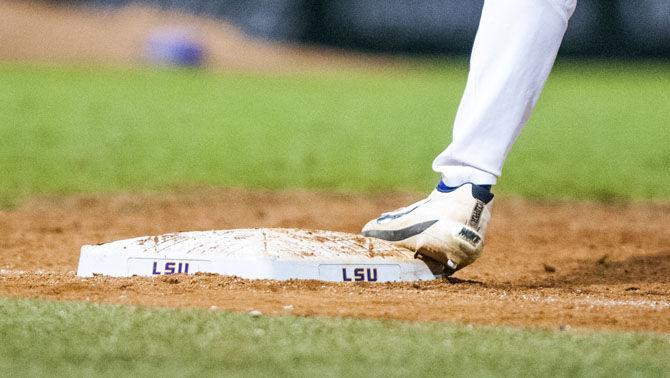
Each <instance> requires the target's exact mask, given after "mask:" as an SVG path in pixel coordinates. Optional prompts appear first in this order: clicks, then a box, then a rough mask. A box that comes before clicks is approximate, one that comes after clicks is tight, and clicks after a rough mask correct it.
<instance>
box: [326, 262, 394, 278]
mask: <svg viewBox="0 0 670 378" xmlns="http://www.w3.org/2000/svg"><path fill="white" fill-rule="evenodd" d="M319 279H320V280H323V281H331V282H388V281H399V280H400V266H399V265H397V264H320V265H319Z"/></svg>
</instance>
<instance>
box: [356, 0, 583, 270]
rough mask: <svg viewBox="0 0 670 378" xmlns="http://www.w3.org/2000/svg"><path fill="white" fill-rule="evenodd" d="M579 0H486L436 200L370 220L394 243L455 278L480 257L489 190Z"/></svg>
mask: <svg viewBox="0 0 670 378" xmlns="http://www.w3.org/2000/svg"><path fill="white" fill-rule="evenodd" d="M575 3H576V0H486V1H485V3H484V9H483V11H482V17H481V20H480V24H479V30H478V31H477V37H476V38H475V44H474V47H473V51H472V57H471V62H470V73H469V76H468V82H467V85H466V89H465V93H464V94H463V98H462V100H461V105H460V106H459V109H458V113H457V116H456V121H455V123H454V131H453V140H452V143H451V144H450V145H449V147H448V148H447V149H446V150H445V151H444V152H442V153H441V154H440V155H439V156H438V157H437V158H436V159H435V161H434V162H433V169H434V170H436V171H437V172H440V173H441V174H442V180H441V181H440V183H439V185H438V186H437V188H436V189H435V190H434V191H433V192H432V193H431V194H430V196H429V197H428V198H427V199H425V200H423V201H420V202H417V203H415V204H413V205H410V206H408V207H405V208H402V209H399V210H396V211H393V212H390V213H386V214H382V216H381V217H379V218H377V219H375V220H372V221H370V222H368V224H366V225H365V227H364V228H363V235H365V236H371V237H377V238H381V239H385V240H390V241H393V242H395V243H397V244H398V245H401V246H404V247H407V248H410V249H412V250H415V251H417V252H418V253H419V254H421V255H423V256H426V257H429V258H432V259H434V260H437V261H439V262H441V263H443V264H445V265H446V266H447V272H453V271H455V270H458V269H461V268H463V267H465V266H467V265H469V264H470V263H472V262H473V261H474V260H475V259H476V258H477V257H479V255H480V253H481V251H482V248H483V243H484V237H485V234H486V229H487V227H488V222H489V220H490V217H491V206H492V200H493V194H491V192H490V185H492V184H495V182H496V179H497V177H498V176H499V175H500V172H501V169H502V165H503V162H504V160H505V157H506V155H507V153H508V151H509V149H510V147H511V145H512V144H513V143H514V140H515V139H516V137H517V135H518V134H519V132H520V130H521V128H522V127H523V125H524V124H525V123H526V121H527V120H528V117H529V115H530V112H531V110H532V108H533V106H534V105H535V103H536V102H537V99H538V97H539V95H540V92H541V90H542V87H543V86H544V83H545V81H546V79H547V76H548V75H549V72H550V71H551V67H552V65H553V63H554V60H555V58H556V53H557V51H558V48H559V46H560V43H561V40H562V39H563V35H564V34H565V30H566V28H567V22H568V19H569V18H570V16H571V15H572V12H573V10H574V7H575Z"/></svg>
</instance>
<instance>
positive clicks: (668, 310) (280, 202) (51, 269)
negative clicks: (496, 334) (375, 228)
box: [0, 189, 670, 332]
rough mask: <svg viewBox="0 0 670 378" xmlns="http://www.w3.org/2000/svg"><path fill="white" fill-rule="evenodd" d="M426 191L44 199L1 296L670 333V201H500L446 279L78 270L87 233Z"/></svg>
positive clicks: (348, 227)
mask: <svg viewBox="0 0 670 378" xmlns="http://www.w3.org/2000/svg"><path fill="white" fill-rule="evenodd" d="M418 197H419V196H418V195H413V194H406V193H391V194H386V195H377V196H363V195H342V194H332V193H315V192H283V193H271V192H257V191H254V192H249V191H243V190H233V189H225V190H224V189H220V190H210V189H201V190H189V191H182V192H174V193H171V194H135V195H130V194H126V195H106V196H100V195H83V196H72V197H65V198H42V199H36V200H32V201H29V202H27V203H25V204H23V205H22V206H21V207H19V208H17V209H14V210H10V211H4V212H0V250H1V251H2V254H1V255H0V296H5V297H7V296H10V297H38V298H48V299H59V300H87V301H94V302H102V303H123V304H140V305H147V306H177V307H208V308H209V307H212V308H218V309H226V310H233V311H250V310H260V311H261V312H263V313H265V314H273V315H282V314H293V315H305V316H311V315H325V316H351V317H365V318H383V319H403V320H416V321H460V322H465V323H474V324H504V325H513V326H531V327H536V326H537V327H544V328H550V329H557V328H566V327H577V328H588V329H621V330H650V331H660V332H670V228H669V227H668V226H669V225H670V204H668V203H663V204H650V203H635V204H631V203H629V204H594V203H587V202H582V203H572V202H571V203H560V202H555V203H547V202H533V201H527V200H521V199H513V198H503V199H499V200H498V203H497V204H496V207H495V209H494V220H493V225H492V229H491V232H490V235H489V239H488V245H487V249H486V251H485V253H484V256H483V257H482V258H481V259H480V260H479V261H478V262H477V263H476V264H475V265H473V266H471V267H469V268H467V269H466V270H464V271H461V272H458V273H457V274H456V276H455V277H454V278H451V279H449V280H444V281H435V282H418V283H401V284H400V283H389V284H332V283H322V282H316V281H289V282H273V281H249V280H241V279H237V278H231V277H220V276H213V275H196V276H170V277H161V278H154V279H144V278H128V279H111V278H104V277H94V278H91V279H79V278H76V277H75V275H74V270H75V269H76V265H77V260H78V255H79V247H80V246H81V245H82V244H85V243H97V242H103V241H110V240H114V239H120V238H127V237H133V236H139V235H147V234H160V233H166V232H172V231H184V230H207V229H226V228H238V227H299V228H314V229H330V230H338V231H347V232H357V231H358V229H359V227H360V225H361V224H363V223H364V222H365V221H366V220H367V219H368V218H370V217H372V216H375V215H377V214H378V213H379V212H381V211H385V210H389V209H391V208H394V207H398V206H400V205H403V204H406V203H407V202H408V201H412V200H415V199H417V198H418ZM305 204H309V206H305Z"/></svg>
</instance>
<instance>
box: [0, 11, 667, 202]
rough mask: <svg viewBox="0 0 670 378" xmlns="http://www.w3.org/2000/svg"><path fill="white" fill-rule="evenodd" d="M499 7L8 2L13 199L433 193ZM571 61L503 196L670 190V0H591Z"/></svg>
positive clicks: (635, 195)
mask: <svg viewBox="0 0 670 378" xmlns="http://www.w3.org/2000/svg"><path fill="white" fill-rule="evenodd" d="M538 1H539V0H538ZM482 5H483V0H471V1H462V0H357V1H354V0H338V1H323V0H311V1H307V0H198V1H195V0H179V1H176V0H135V1H131V0H78V1H75V0H70V1H55V0H54V1H44V0H42V1H38V0H34V1H17V0H14V1H7V0H0V18H1V20H2V22H0V87H2V88H3V91H0V104H2V111H0V140H1V141H2V143H3V145H2V148H0V177H3V180H0V208H1V207H2V206H11V205H12V204H15V203H18V202H20V201H21V200H22V199H24V198H29V197H30V196H32V195H34V194H37V193H65V194H67V193H77V192H108V191H117V190H119V191H127V190H131V191H132V190H145V189H147V190H164V189H166V188H174V187H182V186H187V187H191V186H197V185H207V186H209V185H211V186H226V187H229V186H235V187H253V188H270V189H284V188H305V189H312V188H315V189H327V190H342V191H350V190H354V191H359V190H361V191H387V190H396V189H397V190H411V191H421V192H423V191H425V190H426V188H431V187H432V186H433V185H434V182H435V178H436V175H435V173H434V172H432V170H431V169H430V162H431V161H432V159H433V157H434V156H435V155H436V154H437V153H439V152H440V151H441V150H442V149H444V147H445V146H446V145H447V144H448V142H449V140H450V138H451V136H450V132H451V127H450V126H451V122H452V121H453V119H454V114H455V111H456V109H457V107H458V103H459V101H460V96H461V93H462V91H463V87H464V85H465V81H466V77H467V72H468V67H467V56H468V54H469V52H470V50H471V46H472V42H473V39H474V37H475V33H476V30H477V27H478V22H479V17H480V13H481V8H482ZM560 54H561V58H559V60H558V64H557V65H556V67H555V69H554V70H553V73H552V75H551V77H550V79H549V82H548V84H547V87H546V89H545V91H544V92H543V95H542V100H541V101H540V103H539V105H538V107H537V109H536V110H535V112H534V114H533V117H532V118H531V120H530V124H529V127H527V128H526V129H525V130H524V132H523V133H522V135H521V137H520V139H519V141H518V142H517V144H515V147H514V148H513V151H512V153H511V154H510V156H509V159H508V161H507V162H506V166H505V173H504V175H503V176H502V177H501V181H500V182H499V185H498V187H497V189H496V190H497V193H501V194H512V195H521V196H525V197H533V198H568V199H597V200H604V201H609V200H613V199H658V198H663V199H667V198H670V176H669V175H668V172H670V149H668V146H670V133H668V132H667V125H668V122H669V120H670V106H669V104H670V0H635V1H634V0H578V6H577V9H576V12H575V14H574V16H573V18H572V19H571V21H570V25H569V29H568V32H567V35H566V37H565V40H564V42H563V45H562V48H561V51H560ZM165 66H169V67H175V66H177V67H203V68H206V69H201V70H192V69H185V70H184V69H172V68H168V69H164V67H165ZM399 156H402V159H399V158H398V157H399Z"/></svg>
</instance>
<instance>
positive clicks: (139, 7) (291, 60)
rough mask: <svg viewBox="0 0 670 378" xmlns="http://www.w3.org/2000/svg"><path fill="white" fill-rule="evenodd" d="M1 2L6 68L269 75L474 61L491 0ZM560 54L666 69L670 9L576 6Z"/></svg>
mask: <svg viewBox="0 0 670 378" xmlns="http://www.w3.org/2000/svg"><path fill="white" fill-rule="evenodd" d="M0 4H1V5H0V13H1V14H2V18H3V23H2V25H0V42H1V43H0V58H4V59H45V60H49V61H106V62H110V63H128V62H134V61H138V60H139V61H161V62H167V63H174V64H178V65H201V64H207V65H210V66H215V67H216V66H218V67H226V68H241V69H247V70H249V69H252V70H253V69H261V70H266V69H283V68H286V66H287V65H288V66H290V67H291V68H294V69H295V68H297V69H305V68H314V67H323V66H324V65H325V66H328V65H332V64H335V65H343V64H345V65H346V64H352V61H351V60H348V59H347V57H346V56H343V54H342V53H341V52H342V50H345V51H349V52H351V53H370V52H372V53H378V54H382V55H384V56H389V55H401V56H407V55H412V56H413V55H420V56H425V55H428V56H435V55H466V54H468V52H469V50H470V48H471V45H472V41H473V39H474V36H475V33H476V30H477V25H478V21H479V15H480V12H481V7H482V4H483V0H472V1H461V0H421V1H419V0H363V1H361V0H357V1H354V0H339V1H326V0H310V1H307V0H180V1H175V0H70V1H58V0H52V1H41V2H11V1H10V2H6V1H3V2H0ZM279 45H282V48H279V47H278V46H279ZM314 46H318V47H319V48H318V49H313V48H312V47H314ZM287 49H289V50H288V51H287ZM561 54H563V55H570V56H579V57H598V58H602V57H606V58H607V57H618V58H622V57H624V58H637V57H642V58H664V59H667V58H668V57H670V1H668V0H636V1H631V0H579V1H578V6H577V10H576V12H575V14H574V16H573V18H572V20H571V22H570V27H569V29H568V32H567V35H566V37H565V40H564V42H563V45H562V49H561ZM345 55H346V54H345ZM349 55H350V56H353V55H356V56H357V57H358V59H357V60H356V64H360V63H361V62H366V59H371V58H370V57H363V56H361V55H360V54H349ZM378 58H379V57H378ZM367 62H368V63H369V62H370V61H367ZM372 62H375V61H374V60H372Z"/></svg>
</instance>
